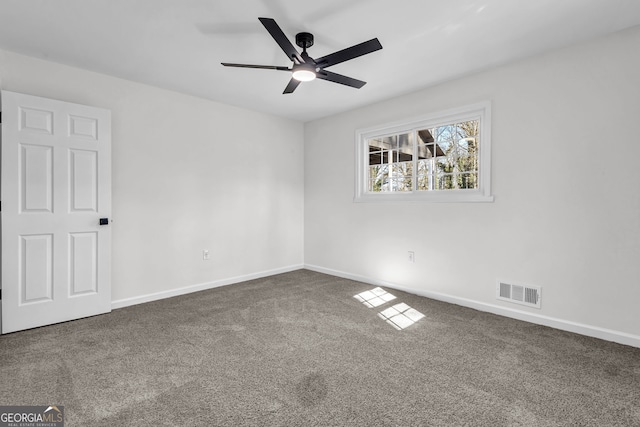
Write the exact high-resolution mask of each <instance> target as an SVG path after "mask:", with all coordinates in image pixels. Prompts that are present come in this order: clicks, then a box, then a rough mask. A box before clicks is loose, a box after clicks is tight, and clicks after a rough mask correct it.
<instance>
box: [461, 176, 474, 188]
mask: <svg viewBox="0 0 640 427" xmlns="http://www.w3.org/2000/svg"><path fill="white" fill-rule="evenodd" d="M458 188H478V174H477V173H463V174H460V175H459V176H458Z"/></svg>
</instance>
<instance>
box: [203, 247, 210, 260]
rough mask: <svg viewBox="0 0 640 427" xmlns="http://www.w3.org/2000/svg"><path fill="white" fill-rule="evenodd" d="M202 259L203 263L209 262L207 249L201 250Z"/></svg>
mask: <svg viewBox="0 0 640 427" xmlns="http://www.w3.org/2000/svg"><path fill="white" fill-rule="evenodd" d="M202 259H203V260H204V261H209V259H210V258H209V249H203V250H202Z"/></svg>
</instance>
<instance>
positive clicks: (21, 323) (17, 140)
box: [0, 91, 111, 333]
mask: <svg viewBox="0 0 640 427" xmlns="http://www.w3.org/2000/svg"><path fill="white" fill-rule="evenodd" d="M1 98H2V142H1V143H2V163H1V169H2V171H1V183H0V193H1V194H0V195H1V198H0V201H1V202H2V204H1V206H0V209H1V213H2V217H1V219H2V333H8V332H13V331H19V330H22V329H28V328H34V327H37V326H43V325H49V324H52V323H57V322H64V321H67V320H72V319H78V318H81V317H86V316H92V315H95V314H101V313H106V312H109V311H111V254H110V252H111V230H110V226H109V224H108V223H109V222H110V219H109V220H106V218H110V215H111V112H110V111H108V110H104V109H100V108H94V107H87V106H84V105H76V104H70V103H67V102H61V101H55V100H51V99H46V98H39V97H35V96H29V95H23V94H19V93H14V92H7V91H2V93H1ZM101 218H103V220H102V221H100V219H101ZM100 222H107V224H106V225H100Z"/></svg>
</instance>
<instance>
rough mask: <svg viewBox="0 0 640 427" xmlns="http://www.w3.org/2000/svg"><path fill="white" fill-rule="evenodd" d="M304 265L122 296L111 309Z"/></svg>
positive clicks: (261, 276) (299, 267)
mask: <svg viewBox="0 0 640 427" xmlns="http://www.w3.org/2000/svg"><path fill="white" fill-rule="evenodd" d="M302 268H304V265H302V264H299V265H291V266H288V267H282V268H276V269H273V270H266V271H260V272H257V273H251V274H245V275H243V276H236V277H231V278H228V279H221V280H216V281H213V282H208V283H200V284H197V285H191V286H185V287H182V288H177V289H171V290H168V291H162V292H155V293H153V294H147V295H140V296H137V297H132V298H124V299H119V300H115V301H111V309H113V310H115V309H118V308H123V307H128V306H130V305H136V304H142V303H145V302H151V301H157V300H161V299H165V298H171V297H175V296H178V295H185V294H190V293H192V292H198V291H204V290H207V289H213V288H218V287H220V286H227V285H233V284H234V283H240V282H246V281H247V280H253V279H261V278H263V277H268V276H273V275H275V274H281V273H288V272H290V271H295V270H300V269H302Z"/></svg>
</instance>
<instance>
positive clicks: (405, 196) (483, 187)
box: [354, 101, 493, 202]
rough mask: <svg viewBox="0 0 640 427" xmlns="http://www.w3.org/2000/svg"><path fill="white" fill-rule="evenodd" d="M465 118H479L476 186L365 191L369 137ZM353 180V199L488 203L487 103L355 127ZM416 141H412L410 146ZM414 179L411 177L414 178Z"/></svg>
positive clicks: (489, 167) (489, 105) (489, 128)
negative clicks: (392, 121)
mask: <svg viewBox="0 0 640 427" xmlns="http://www.w3.org/2000/svg"><path fill="white" fill-rule="evenodd" d="M469 120H480V144H479V147H478V161H479V166H478V181H479V183H478V188H477V189H455V190H429V191H424V190H423V191H398V192H392V191H389V192H373V191H368V179H369V177H368V173H369V170H368V156H369V147H368V144H367V141H368V140H369V139H371V138H379V137H386V136H391V135H397V134H401V133H407V132H417V131H418V130H421V129H429V128H433V127H437V126H442V125H447V124H451V123H458V122H463V121H469ZM355 140H356V141H355V145H356V179H355V196H354V201H355V202H389V201H422V202H492V201H493V196H492V195H491V102H490V101H485V102H481V103H478V104H472V105H466V106H463V107H459V108H454V109H451V110H446V111H440V112H436V113H431V114H428V115H424V116H420V117H414V118H411V119H406V120H402V121H399V122H394V123H387V124H384V125H380V126H375V127H371V128H366V129H358V130H356V135H355ZM415 146H416V141H414V149H415ZM414 179H415V177H414Z"/></svg>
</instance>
